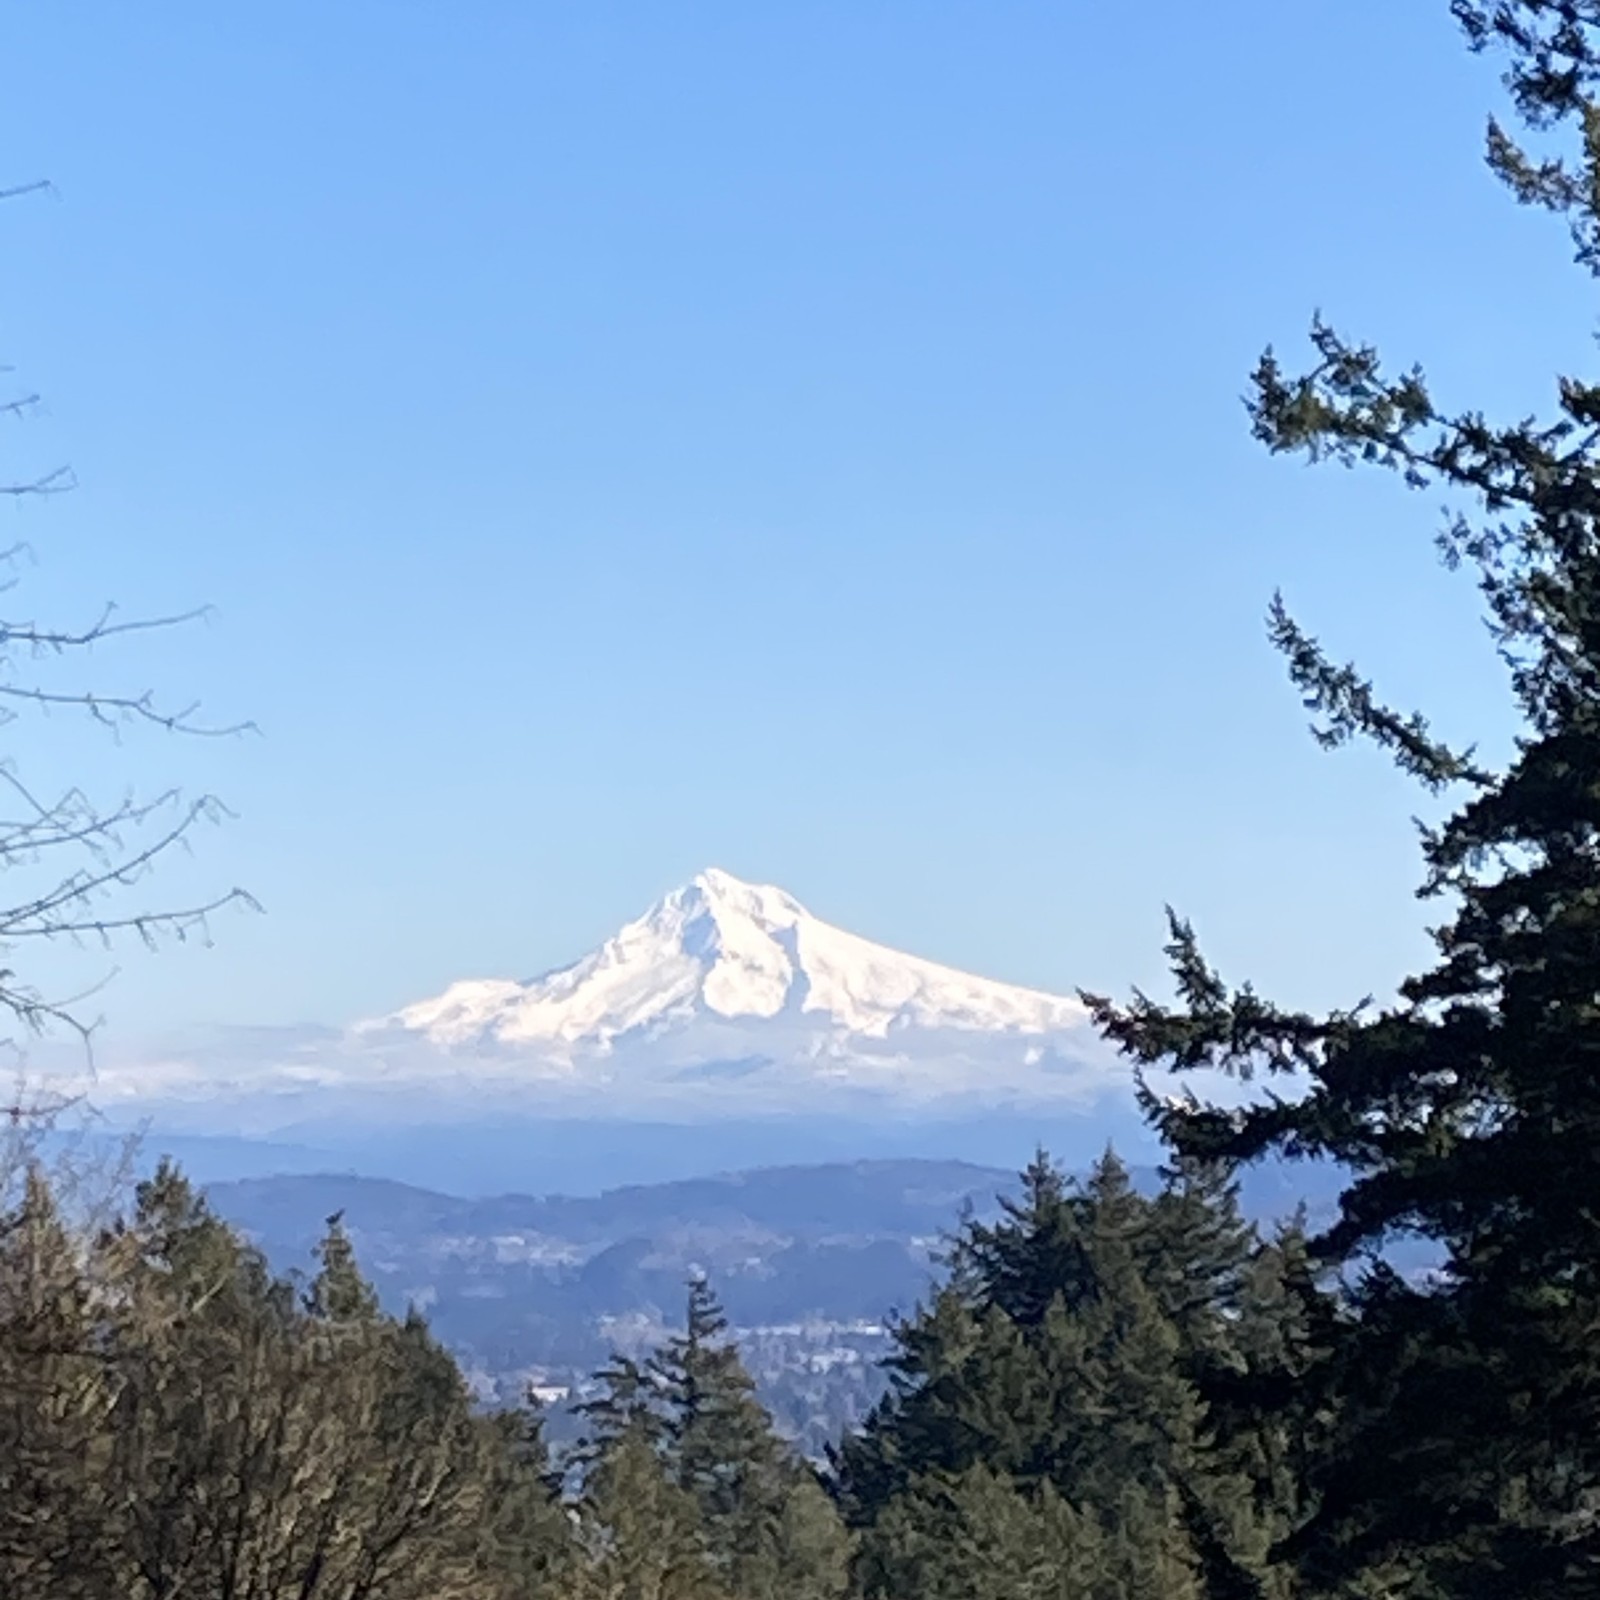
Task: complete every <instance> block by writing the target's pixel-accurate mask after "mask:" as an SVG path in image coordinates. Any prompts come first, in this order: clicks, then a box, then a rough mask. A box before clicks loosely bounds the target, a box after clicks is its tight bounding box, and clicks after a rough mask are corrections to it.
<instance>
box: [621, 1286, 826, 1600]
mask: <svg viewBox="0 0 1600 1600" xmlns="http://www.w3.org/2000/svg"><path fill="white" fill-rule="evenodd" d="M650 1370H651V1373H652V1375H653V1376H654V1378H655V1381H656V1384H657V1392H658V1394H659V1396H660V1402H661V1406H662V1410H663V1415H664V1430H663V1436H662V1441H661V1442H662V1450H663V1456H664V1459H665V1461H666V1463H667V1466H668V1469H669V1471H670V1472H671V1473H672V1474H673V1476H674V1478H675V1481H676V1482H677V1484H678V1486H679V1487H680V1488H681V1489H682V1490H683V1491H684V1492H685V1493H686V1494H688V1495H689V1496H690V1497H691V1499H692V1500H693V1502H694V1504H695V1506H696V1508H697V1510H698V1513H699V1517H700V1522H701V1526H702V1527H703V1529H704V1531H705V1536H706V1540H707V1549H708V1553H709V1556H710V1560H711V1562H712V1564H713V1567H714V1569H715V1570H716V1571H717V1572H718V1574H719V1575H720V1577H721V1581H722V1582H723V1584H724V1585H725V1587H726V1588H727V1589H728V1590H729V1592H730V1593H732V1594H734V1595H737V1596H738V1597H739V1600H780V1597H782V1600H813V1597H816V1600H824V1597H826V1596H829V1595H834V1594H839V1593H842V1585H843V1581H844V1569H845V1558H844V1551H845V1548H846V1540H845V1535H844V1530H843V1528H842V1526H841V1525H840V1524H839V1522H838V1519H837V1516H836V1515H835V1514H834V1513H833V1510H832V1507H831V1505H829V1504H828V1503H827V1501H826V1499H825V1497H824V1496H823V1495H822V1493H821V1491H820V1487H819V1486H818V1485H817V1483H816V1482H815V1480H814V1479H813V1478H811V1477H810V1475H809V1474H808V1473H807V1472H806V1471H805V1469H804V1468H803V1467H802V1466H801V1464H800V1463H799V1462H797V1461H796V1460H795V1459H794V1458H793V1456H792V1455H791V1453H790V1451H789V1449H788V1447H787V1446H786V1445H785V1444H784V1442H783V1441H782V1440H781V1439H780V1438H779V1437H778V1435H777V1433H776V1432H775V1431H774V1429H773V1425H772V1418H771V1417H770V1416H769V1415H768V1414H767V1411H766V1409H765V1408H764V1407H763V1406H762V1405H761V1403H760V1402H759V1401H758V1400H757V1399H756V1395H755V1384H754V1382H753V1381H752V1380H751V1378H750V1375H749V1373H748V1372H747V1371H746V1370H745V1366H744V1362H743V1360H742V1359H741V1357H740V1355H739V1349H738V1346H737V1345H736V1344H735V1343H734V1341H733V1339H732V1337H731V1335H730V1333H729V1329H728V1322H727V1318H726V1317H725V1316H724V1315H723V1311H722V1307H721V1304H720V1303H719V1302H718V1300H717V1297H716V1295H715V1294H714V1293H713V1291H712V1289H711V1287H710V1285H709V1284H708V1283H707V1282H706V1280H705V1279H704V1278H700V1277H697V1278H694V1279H693V1280H691V1282H690V1284H689V1290H688V1302H687V1307H686V1313H685V1319H684V1330H683V1332H682V1333H681V1334H679V1335H678V1336H676V1337H675V1338H673V1339H672V1340H670V1341H669V1342H668V1344H667V1345H666V1347H665V1348H664V1349H663V1350H661V1351H660V1352H658V1354H657V1355H656V1356H655V1358H654V1359H653V1360H652V1362H651V1368H650Z"/></svg>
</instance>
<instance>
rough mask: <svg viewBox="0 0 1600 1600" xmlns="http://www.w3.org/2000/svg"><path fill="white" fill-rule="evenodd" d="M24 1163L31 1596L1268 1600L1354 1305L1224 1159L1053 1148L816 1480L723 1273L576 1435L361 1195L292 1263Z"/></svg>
mask: <svg viewBox="0 0 1600 1600" xmlns="http://www.w3.org/2000/svg"><path fill="white" fill-rule="evenodd" d="M17 1153H18V1157H19V1159H17V1160H16V1161H14V1163H13V1165H12V1171H11V1179H12V1184H11V1189H12V1192H11V1195H10V1201H9V1204H8V1207H7V1209H6V1212H5V1215H4V1219H3V1229H0V1307H3V1311H4V1317H5V1321H4V1324H3V1325H0V1438H3V1440H4V1441H5V1443H6V1444H7V1446H8V1448H9V1449H10V1451H11V1453H10V1454H9V1455H8V1456H7V1458H6V1459H7V1465H6V1467H5V1468H4V1469H3V1470H4V1473H5V1480H4V1481H5V1485H6V1489H7V1493H6V1494H5V1496H4V1497H3V1498H0V1585H3V1590H0V1592H4V1593H6V1594H8V1595H17V1596H35V1595H37V1596H41V1597H43V1596H52V1597H54V1596H60V1597H63V1600H72V1597H82V1600H90V1597H107V1600H109V1597H111V1596H118V1597H123V1596H130V1597H150V1600H154V1597H157V1596H177V1595H180V1594H190V1593H195V1594H205V1595H213V1594H215V1595H229V1596H263V1597H265V1596H279V1595H290V1594H293V1595H298V1596H302V1597H304V1600H357V1597H365V1596H373V1597H377V1596H389V1597H397V1600H403V1597H410V1596H415V1597H417V1600H424V1597H427V1600H454V1597H458V1596H459V1597H463V1600H466V1597H478V1596H483V1597H491V1596H493V1597H499V1596H504V1597H507V1600H509V1597H512V1596H533V1595H549V1596H552V1597H556V1596H566V1597H582V1596H591V1595H593V1596H602V1595H604V1596H613V1595H614V1596H624V1595H627V1596H640V1597H643V1596H660V1597H666V1596H683V1597H691V1596H705V1597H708V1600H710V1597H723V1600H750V1597H772V1600H777V1597H779V1596H785V1597H799V1600H805V1597H808V1596H819V1597H820V1596H845V1595H850V1594H855V1593H861V1594H866V1595H929V1596H942V1595H950V1596H952V1597H954V1596H958V1595H959V1596H973V1597H983V1596H989V1595H993V1596H996V1597H997V1600H998V1597H1002V1596H1004V1597H1012V1596H1020V1595H1033V1594H1038V1595H1041V1596H1042V1595H1047V1594H1048V1595H1052V1596H1053V1595H1058V1594H1083V1595H1094V1596H1100V1595H1105V1596H1108V1597H1109V1596H1115V1595H1123V1594H1135V1593H1152V1594H1157V1593H1159V1594H1163V1595H1175V1596H1181V1595H1191V1594H1192V1595H1196V1596H1199V1595H1202V1594H1206V1593H1208V1592H1210V1591H1209V1590H1208V1589H1207V1588H1206V1587H1205V1586H1206V1584H1207V1583H1208V1582H1209V1581H1210V1580H1209V1579H1208V1577H1207V1574H1208V1573H1209V1572H1212V1571H1213V1570H1217V1571H1222V1570H1226V1571H1229V1572H1236V1573H1237V1574H1239V1575H1240V1576H1239V1581H1246V1580H1248V1581H1249V1582H1251V1583H1260V1584H1265V1585H1268V1586H1269V1587H1267V1588H1265V1589H1262V1590H1261V1591H1260V1592H1263V1593H1273V1592H1278V1590H1277V1589H1276V1588H1273V1587H1271V1586H1272V1585H1278V1584H1280V1579H1281V1578H1282V1577H1283V1574H1282V1573H1281V1571H1280V1569H1279V1567H1278V1566H1277V1564H1276V1562H1275V1558H1274V1557H1273V1556H1272V1554H1271V1551H1272V1547H1273V1545H1274V1541H1275V1540H1277V1539H1278V1538H1279V1537H1280V1536H1281V1535H1282V1534H1283V1533H1285V1532H1286V1531H1288V1530H1289V1529H1291V1528H1292V1527H1293V1526H1294V1525H1295V1523H1296V1521H1297V1518H1298V1515H1299V1511H1300V1507H1299V1502H1298V1499H1297V1484H1298V1482H1299V1477H1298V1473H1297V1465H1296V1463H1297V1460H1298V1454H1299V1452H1301V1451H1303V1450H1304V1449H1306V1448H1307V1447H1308V1443H1309V1441H1310V1440H1311V1439H1312V1438H1313V1437H1314V1436H1315V1429H1314V1428H1312V1427H1309V1426H1303V1425H1302V1423H1303V1421H1304V1419H1301V1418H1300V1417H1299V1416H1298V1415H1297V1413H1295V1412H1294V1411H1293V1410H1292V1409H1291V1410H1285V1409H1284V1408H1283V1407H1282V1405H1281V1404H1280V1403H1279V1397H1281V1395H1282V1394H1283V1393H1284V1391H1285V1390H1286V1389H1292V1388H1293V1386H1294V1384H1295V1382H1296V1380H1297V1379H1298V1377H1299V1376H1300V1374H1301V1373H1302V1372H1303V1371H1304V1370H1305V1368H1306V1366H1307V1365H1308V1364H1309V1363H1311V1362H1312V1361H1314V1360H1315V1359H1316V1358H1317V1355H1318V1352H1319V1351H1320V1349H1321V1348H1322V1344H1321V1340H1322V1339H1323V1336H1324V1324H1325V1323H1326V1322H1328V1321H1329V1320H1330V1319H1332V1318H1333V1317H1334V1315H1335V1313H1334V1310H1333V1307H1332V1303H1331V1302H1330V1301H1327V1300H1326V1299H1325V1298H1324V1297H1323V1296H1322V1294H1321V1293H1320V1292H1319V1291H1318V1290H1317V1288H1316V1287H1315V1285H1314V1283H1313V1281H1312V1278H1313V1275H1312V1274H1311V1272H1310V1270H1309V1268H1308V1266H1307V1263H1306V1256H1305V1251H1304V1248H1303V1243H1302V1241H1301V1240H1300V1238H1299V1237H1298V1235H1297V1234H1296V1233H1295V1232H1294V1231H1293V1230H1291V1231H1289V1232H1287V1233H1285V1234H1283V1235H1282V1236H1279V1237H1274V1238H1273V1239H1271V1240H1266V1241H1263V1240H1262V1239H1261V1238H1260V1237H1258V1235H1257V1234H1256V1232H1255V1230H1254V1229H1253V1228H1252V1227H1251V1226H1249V1225H1248V1224H1247V1223H1245V1222H1244V1221H1243V1220H1242V1219H1241V1217H1240V1215H1239V1211H1238V1207H1237V1203H1236V1199H1235V1196H1234V1193H1233V1190H1232V1189H1231V1187H1230V1186H1229V1185H1227V1184H1226V1183H1225V1182H1223V1181H1222V1180H1221V1179H1220V1177H1219V1176H1217V1175H1216V1174H1211V1173H1207V1174H1201V1173H1200V1172H1198V1171H1195V1170H1185V1171H1182V1172H1174V1173H1172V1174H1170V1175H1169V1176H1168V1179H1167V1181H1166V1182H1165V1183H1164V1184H1163V1185H1162V1186H1161V1188H1160V1190H1159V1191H1158V1192H1157V1193H1155V1194H1153V1195H1148V1196H1142V1195H1140V1194H1139V1193H1137V1192H1136V1191H1135V1190H1134V1188H1133V1187H1132V1185H1131V1183H1130V1181H1129V1177H1128V1174H1127V1172H1126V1171H1125V1170H1124V1169H1123V1168H1122V1167H1121V1166H1120V1165H1119V1164H1118V1163H1117V1162H1116V1161H1115V1160H1114V1159H1113V1158H1110V1157H1108V1158H1107V1159H1106V1161H1105V1162H1104V1163H1102V1165H1101V1166H1100V1167H1099V1168H1098V1169H1097V1171H1096V1172H1095V1173H1094V1174H1093V1176H1092V1177H1091V1178H1090V1179H1089V1180H1088V1181H1087V1182H1086V1183H1083V1184H1081V1185H1080V1184H1072V1183H1069V1182H1068V1181H1066V1180H1065V1179H1063V1178H1062V1177H1061V1175H1060V1174H1059V1173H1057V1172H1056V1171H1055V1170H1054V1169H1053V1168H1052V1167H1051V1166H1050V1165H1049V1164H1048V1163H1046V1162H1045V1161H1043V1160H1042V1159H1041V1161H1040V1162H1039V1163H1037V1164H1036V1165H1035V1166H1034V1167H1032V1168H1031V1169H1030V1170H1029V1171H1028V1172H1027V1173H1026V1174H1025V1175H1024V1180H1023V1184H1022V1190H1021V1198H1019V1199H1016V1200H1010V1201H1007V1202H1006V1203H1005V1204H1004V1206H1003V1207H1001V1208H1000V1210H999V1212H998V1214H997V1215H996V1216H995V1218H994V1219H993V1220H978V1219H976V1218H974V1219H972V1220H970V1221H969V1222H968V1223H967V1224H966V1225H965V1226H964V1227H963V1228H962V1229H961V1230H960V1231H959V1233H958V1234H957V1236H956V1238H955V1239H954V1241H953V1244H952V1253H951V1257H950V1261H949V1264H948V1267H947V1269H946V1272H945V1273H944V1275H943V1277H942V1282H941V1286H940V1288H939V1289H938V1292H937V1293H936V1294H934V1295H932V1296H931V1297H930V1298H929V1300H928V1302H927V1304H926V1305H925V1306H923V1307H922V1308H921V1309H919V1310H918V1311H917V1312H915V1313H914V1314H913V1315H911V1316H910V1317H908V1318H907V1319H905V1320H904V1321H903V1322H901V1323H900V1324H899V1325H898V1326H897V1327H896V1328H895V1330H894V1334H893V1345H894V1354H893V1358H892V1362H891V1368H892V1386H891V1390H890V1393H889V1394H888V1396H887V1397H886V1398H885V1399H884V1400H883V1401H882V1402H881V1403H880V1404H879V1406H878V1407H877V1408H876V1410H875V1411H874V1412H873V1414H872V1416H871V1418H870V1420H869V1421H868V1422H867V1423H866V1425H865V1427H864V1428H862V1429H861V1430H860V1431H859V1432H858V1433H856V1434H854V1435H853V1436H851V1437H848V1438H845V1439H843V1440H841V1441H839V1442H838V1444H837V1446H836V1448H835V1449H834V1450H833V1451H832V1452H831V1461H830V1464H829V1466H828V1468H827V1470H825V1471H820V1472H819V1471H818V1470H817V1469H816V1468H815V1467H814V1466H812V1465H810V1464H807V1463H806V1462H804V1461H803V1460H801V1459H800V1458H799V1457H798V1456H797V1455H796V1454H795V1453H794V1452H793V1451H792V1449H791V1447H790V1446H789V1445H788V1444H787V1443H785V1442H784V1440H783V1439H782V1438H781V1437H780V1435H779V1434H778V1432H777V1431H776V1429H775V1428H774V1426H773V1423H772V1420H771V1418H770V1416H769V1415H768V1413H767V1412H766V1410H765V1409H764V1408H763V1407H762V1406H761V1404H760V1403H759V1402H758V1401H757V1399H756V1398H755V1394H754V1386H753V1383H752V1380H751V1378H750V1377H749V1375H748V1373H747V1371H746V1370H745V1367H744V1364H743V1362H742V1360H741V1357H740V1355H739V1352H738V1349H737V1346H736V1345H735V1343H734V1341H733V1339H732V1337H731V1334H730V1331H729V1329H728V1325H727V1322H726V1319H725V1317H724V1315H723V1312H722V1309H721V1306H720V1304H719V1303H718V1300H717V1297H716V1293H715V1288H714V1286H713V1285H711V1284H708V1283H707V1282H706V1281H704V1280H703V1279H695V1280H691V1281H690V1282H689V1283H688V1284H687V1285H686V1286H685V1296H686V1302H685V1306H684V1311H683V1314H682V1317H681V1319H680V1323H679V1328H678V1331H676V1332H675V1333H674V1334H672V1335H671V1336H670V1337H669V1338H667V1339H665V1340H663V1341H662V1343H661V1344H660V1345H659V1346H658V1347H657V1348H655V1349H654V1350H652V1351H649V1352H646V1353H644V1354H643V1355H641V1356H639V1357H632V1356H624V1355H619V1356H618V1357H616V1358H615V1359H614V1360H613V1361H612V1362H610V1363H609V1364H607V1365H606V1366H605V1367H604V1368H602V1369H601V1370H600V1371H599V1372H598V1373H597V1374H596V1375H595V1376H596V1392H595V1393H594V1395H593V1398H591V1399H590V1400H589V1401H588V1403H587V1404H586V1405H585V1406H584V1407H583V1410H582V1430H581V1438H580V1439H579V1440H578V1441H577V1442H576V1443H575V1444H573V1445H571V1446H570V1447H568V1448H566V1449H563V1450H561V1451H560V1452H552V1450H551V1449H550V1447H549V1445H548V1444H547V1442H546V1440H545V1438H544V1431H543V1427H542V1418H541V1414H540V1412H539V1410H538V1408H537V1407H536V1406H531V1405H530V1406H524V1407H512V1408H495V1409H487V1410H486V1409H484V1408H483V1407H481V1406H479V1405H476V1404H475V1403H474V1401H473V1397H472V1395H471V1393H470V1391H469V1388H468V1385H467V1383H466V1381H465V1379H464V1377H463V1375H462V1373H461V1371H460V1369H459V1368H458V1367H457V1366H456V1364H455V1363H454V1361H453V1360H452V1358H451V1357H450V1356H449V1355H448V1354H447V1353H446V1352H445V1351H444V1350H443V1349H442V1348H441V1347H440V1346H439V1344H438V1343H437V1342H436V1340H435V1339H434V1337H433V1336H432V1334H431V1333H430V1331H429V1330H428V1328H427V1326H426V1324H425V1323H424V1322H423V1320H422V1319H421V1318H420V1317H417V1316H415V1315H410V1316H406V1317H403V1318H397V1317H393V1316H389V1315H387V1314H385V1313H384V1312H383V1311H382V1309H381V1308H380V1306H379V1303H378V1299H377V1296H376V1294H375V1293H374V1291H373V1289H372V1287H371V1285H370V1284H369V1282H368V1281H367V1279H366V1278H365V1277H364V1276H363V1275H362V1273H361V1271H360V1268H359V1265H358V1263H357V1261H356V1259H355V1254H354V1251H353V1249H352V1247H351V1243H350V1239H349V1236H348V1235H347V1233H346V1232H345V1230H344V1227H343V1224H342V1221H341V1220H340V1219H339V1218H338V1217H337V1216H335V1217H333V1218H331V1219H330V1220H329V1221H328V1223H327V1225H326V1227H325V1230H324V1233H323V1237H322V1238H321V1240H320V1242H319V1243H318V1245H317V1246H316V1249H315V1251H314V1253H313V1258H312V1259H311V1260H310V1261H309V1262H308V1263H307V1267H306V1271H305V1272H304V1273H302V1274H297V1275H293V1276H289V1277H279V1276H275V1275H274V1274H273V1273H272V1272H271V1271H270V1270H269V1269H268V1267H267V1265H266V1263H265V1261H264V1260H263V1258H262V1257H261V1256H260V1254H259V1253H258V1252H257V1251H256V1250H255V1249H254V1248H252V1247H251V1246H250V1245H248V1244H247V1243H245V1242H244V1241H243V1240H242V1239H241V1238H240V1237H239V1236H238V1235H237V1234H236V1233H235V1232H234V1231H233V1230H232V1229H231V1228H230V1227H229V1226H228V1225H227V1224H226V1223H224V1222H223V1221H221V1220H220V1219H219V1218H218V1217H217V1216H216V1215H215V1214H214V1213H213V1212H212V1211H211V1210H210V1208H209V1207H208V1206H207V1204H206V1203H205V1201H204V1200H203V1199H202V1198H201V1197H200V1196H199V1195H198V1194H197V1192H196V1191H195V1190H194V1189H193V1188H192V1187H191V1186H190V1185H189V1184H188V1183H187V1182H186V1181H185V1180H184V1178H183V1177H182V1176H181V1175H180V1174H179V1173H178V1172H177V1171H176V1170H175V1169H173V1168H171V1167H163V1168H162V1169H161V1170H160V1171H159V1172H158V1173H157V1174H156V1175H155V1176H154V1177H153V1178H151V1179H150V1180H148V1181H146V1182H144V1183H142V1184H140V1185H139V1186H138V1187H137V1191H136V1193H135V1194H134V1196H133V1197H132V1201H131V1204H130V1205H129V1206H127V1207H126V1208H125V1209H122V1210H120V1211H117V1212H116V1213H115V1214H108V1213H104V1212H102V1214H100V1215H99V1216H98V1217H91V1216H89V1215H86V1214H85V1209H84V1206H83V1204H82V1195H83V1192H84V1191H83V1190H82V1189H81V1188H80V1187H74V1188H73V1190H72V1192H71V1193H68V1194H58V1193H57V1192H56V1191H57V1188H58V1187H60V1183H59V1180H57V1181H54V1182H53V1180H52V1176H51V1174H50V1173H48V1172H47V1171H46V1170H45V1169H44V1168H43V1167H42V1166H41V1165H40V1164H37V1163H32V1162H29V1161H28V1160H26V1159H25V1154H26V1153H25V1151H24V1150H23V1149H22V1147H21V1146H20V1145H19V1147H18V1152H17ZM1064 1585H1071V1587H1063V1586H1064ZM1151 1585H1155V1586H1156V1587H1153V1588H1152V1587H1151Z"/></svg>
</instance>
